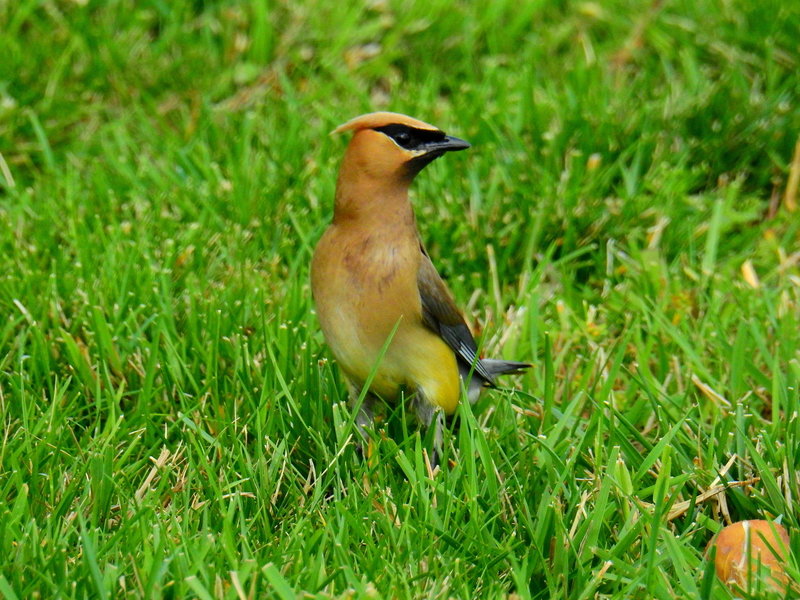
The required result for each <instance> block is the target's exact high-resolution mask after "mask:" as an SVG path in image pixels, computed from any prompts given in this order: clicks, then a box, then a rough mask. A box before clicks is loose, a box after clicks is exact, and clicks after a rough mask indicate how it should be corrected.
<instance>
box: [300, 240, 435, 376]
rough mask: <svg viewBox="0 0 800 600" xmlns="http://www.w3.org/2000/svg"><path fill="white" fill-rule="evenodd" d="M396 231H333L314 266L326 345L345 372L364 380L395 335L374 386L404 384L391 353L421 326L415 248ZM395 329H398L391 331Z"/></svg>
mask: <svg viewBox="0 0 800 600" xmlns="http://www.w3.org/2000/svg"><path fill="white" fill-rule="evenodd" d="M399 233H400V232H397V231H387V230H378V231H375V230H372V231H367V232H363V231H361V232H360V231H348V230H347V229H344V228H339V227H337V226H335V225H334V226H331V227H330V228H329V229H328V231H327V232H326V233H325V235H324V236H323V237H322V239H321V240H320V242H319V244H318V246H317V248H316V250H315V253H314V259H313V262H312V269H311V275H312V281H311V285H312V291H313V294H314V302H315V304H316V308H317V315H318V317H319V321H320V324H321V326H322V330H323V333H324V335H325V339H326V340H327V342H328V345H329V346H330V347H331V350H332V351H333V354H334V356H336V359H337V360H338V361H339V362H340V364H341V365H342V367H343V368H344V370H345V371H346V372H347V373H348V374H349V375H350V376H351V377H353V378H354V379H356V380H362V381H363V380H364V379H366V377H367V376H368V375H369V373H370V372H371V371H372V368H373V367H374V366H375V364H376V361H377V358H378V356H379V355H380V352H381V350H382V349H383V347H384V345H385V344H386V341H387V339H388V338H389V336H391V335H392V332H393V331H394V337H393V338H392V340H393V342H392V344H391V345H390V346H389V347H388V349H387V351H386V353H385V354H384V358H383V361H382V362H381V367H380V370H379V373H378V375H377V377H376V383H377V384H380V381H379V379H385V382H384V383H385V385H384V386H383V387H385V388H386V390H385V391H388V389H389V388H391V387H397V386H399V385H401V384H402V383H403V378H404V373H403V369H402V367H401V365H400V360H399V359H400V357H399V356H395V350H394V348H395V347H396V346H397V342H399V341H400V340H401V339H402V338H403V337H404V336H405V335H406V332H407V330H408V328H409V327H410V326H412V325H418V324H419V323H420V321H421V304H420V298H419V290H418V288H417V272H418V270H419V243H418V241H417V240H416V237H414V238H413V239H408V238H409V236H403V235H399ZM395 328H396V329H395Z"/></svg>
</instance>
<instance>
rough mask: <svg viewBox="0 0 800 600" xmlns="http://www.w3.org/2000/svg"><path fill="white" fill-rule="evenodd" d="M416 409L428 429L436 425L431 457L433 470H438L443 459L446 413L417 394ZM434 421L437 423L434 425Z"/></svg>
mask: <svg viewBox="0 0 800 600" xmlns="http://www.w3.org/2000/svg"><path fill="white" fill-rule="evenodd" d="M415 409H416V413H417V418H418V419H419V420H420V421H421V422H422V424H423V425H425V428H426V429H430V427H431V425H432V424H433V425H434V430H433V454H432V456H431V460H430V463H431V469H436V467H437V466H438V465H439V460H440V459H441V457H442V440H443V432H444V413H443V412H442V409H440V408H439V407H438V406H434V405H433V404H431V403H430V402H428V401H427V400H426V399H425V396H423V395H422V393H417V396H416V399H415ZM434 419H435V420H436V423H435V424H434Z"/></svg>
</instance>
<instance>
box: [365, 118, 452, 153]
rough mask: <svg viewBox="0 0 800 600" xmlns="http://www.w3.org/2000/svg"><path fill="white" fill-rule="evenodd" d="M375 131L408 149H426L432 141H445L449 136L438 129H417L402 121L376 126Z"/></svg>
mask: <svg viewBox="0 0 800 600" xmlns="http://www.w3.org/2000/svg"><path fill="white" fill-rule="evenodd" d="M375 131H380V132H381V133H382V134H384V135H387V136H389V137H390V138H392V139H393V140H394V141H395V142H396V143H397V145H398V146H400V147H401V148H405V149H406V150H418V149H425V147H426V146H428V145H430V144H431V143H436V142H443V141H444V140H445V138H446V137H447V136H446V135H445V134H444V132H443V131H439V130H438V129H416V128H414V127H409V126H408V125H401V124H400V123H392V124H391V125H384V126H383V127H376V128H375Z"/></svg>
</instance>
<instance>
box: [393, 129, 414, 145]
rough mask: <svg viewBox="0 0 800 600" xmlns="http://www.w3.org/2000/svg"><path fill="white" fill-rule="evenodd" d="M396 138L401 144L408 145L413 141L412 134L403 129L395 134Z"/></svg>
mask: <svg viewBox="0 0 800 600" xmlns="http://www.w3.org/2000/svg"><path fill="white" fill-rule="evenodd" d="M394 139H395V141H396V142H397V143H398V144H400V145H401V146H406V145H407V144H408V143H409V142H410V141H411V136H410V135H409V134H408V133H407V132H405V131H401V132H400V133H398V134H397V135H395V136H394Z"/></svg>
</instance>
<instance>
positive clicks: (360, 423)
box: [347, 381, 376, 456]
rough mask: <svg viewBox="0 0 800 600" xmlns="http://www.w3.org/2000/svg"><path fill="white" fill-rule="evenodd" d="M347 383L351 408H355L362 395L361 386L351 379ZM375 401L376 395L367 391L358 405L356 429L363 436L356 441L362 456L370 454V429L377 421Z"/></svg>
mask: <svg viewBox="0 0 800 600" xmlns="http://www.w3.org/2000/svg"><path fill="white" fill-rule="evenodd" d="M347 383H348V388H349V391H350V410H355V409H356V405H357V404H358V397H359V396H360V395H361V388H360V387H358V386H356V385H355V384H354V383H353V382H351V381H348V382H347ZM375 402H376V398H375V396H374V395H373V394H372V393H370V392H367V393H366V394H365V395H364V399H363V400H362V402H361V406H358V414H356V430H357V431H358V435H359V437H360V438H361V439H360V440H359V441H357V442H356V446H358V448H359V450H360V451H361V455H362V456H367V454H368V453H367V452H366V449H367V448H368V447H369V441H370V437H369V432H368V429H372V425H373V424H374V422H375V411H374V408H375Z"/></svg>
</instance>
